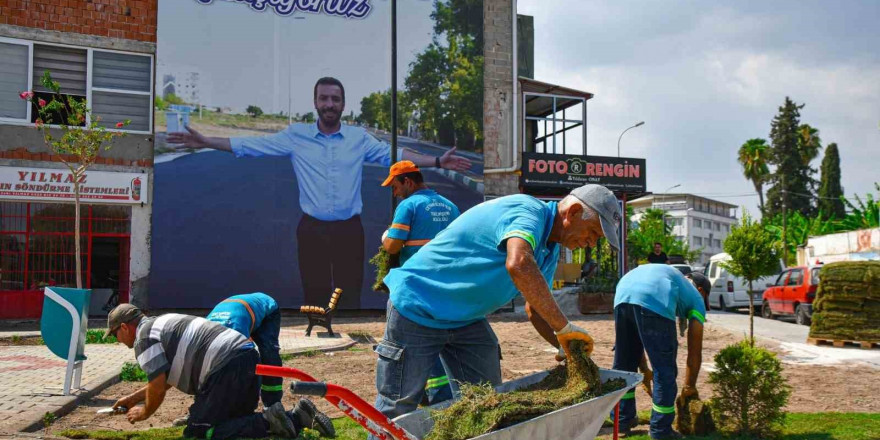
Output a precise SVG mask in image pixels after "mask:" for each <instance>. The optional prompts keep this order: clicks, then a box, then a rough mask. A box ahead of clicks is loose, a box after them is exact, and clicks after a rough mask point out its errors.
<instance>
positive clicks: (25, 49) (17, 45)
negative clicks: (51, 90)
mask: <svg viewBox="0 0 880 440" xmlns="http://www.w3.org/2000/svg"><path fill="white" fill-rule="evenodd" d="M0 59H2V60H3V62H2V63H0V119H12V120H18V121H22V122H26V121H29V120H30V117H29V115H30V109H29V108H28V107H30V106H29V105H28V103H27V102H25V101H24V100H22V99H21V98H19V97H18V94H19V93H21V92H23V91H25V90H30V89H31V85H30V76H29V75H28V72H30V59H31V49H30V45H29V44H27V43H24V42H16V41H15V40H6V39H2V38H0Z"/></svg>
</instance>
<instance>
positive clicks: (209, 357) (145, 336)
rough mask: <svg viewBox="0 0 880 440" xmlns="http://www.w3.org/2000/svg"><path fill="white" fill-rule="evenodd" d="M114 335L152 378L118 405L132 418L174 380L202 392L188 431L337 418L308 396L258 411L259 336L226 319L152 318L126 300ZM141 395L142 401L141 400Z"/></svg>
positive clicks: (246, 430) (148, 410) (247, 434)
mask: <svg viewBox="0 0 880 440" xmlns="http://www.w3.org/2000/svg"><path fill="white" fill-rule="evenodd" d="M107 335H114V336H116V339H118V340H119V341H120V342H122V343H123V344H125V345H126V346H128V347H129V348H134V353H135V356H136V357H137V361H138V364H140V366H141V368H142V369H143V370H144V372H145V373H146V374H147V378H148V379H149V383H148V384H147V386H145V387H143V388H141V389H140V390H138V391H136V392H134V393H133V394H131V395H129V396H125V397H123V398H121V399H119V400H118V401H117V402H116V403H114V404H113V407H114V408H120V407H124V408H126V410H127V412H126V415H127V417H128V421H129V422H131V423H134V422H138V421H141V420H146V419H147V418H149V417H150V416H151V415H153V413H154V412H156V409H158V408H159V406H160V405H161V404H162V401H163V400H164V398H165V391H167V390H168V389H169V388H171V387H175V388H177V389H179V390H180V391H182V392H184V393H186V394H190V395H193V396H195V401H194V402H193V404H192V406H190V408H189V415H190V416H189V421H188V422H187V425H186V429H185V430H184V431H183V435H184V436H185V437H194V438H204V439H211V440H224V439H230V438H263V437H267V436H269V434H272V435H275V436H279V437H285V438H295V437H296V436H297V435H298V433H299V432H300V431H301V430H302V429H303V428H312V427H315V426H314V425H315V424H322V423H330V420H329V419H328V418H327V416H325V415H324V414H321V413H319V412H317V410H316V409H315V406H314V404H312V403H311V402H309V401H308V400H306V399H302V400H301V401H300V402H299V403H298V404H297V405H296V408H294V409H293V410H292V411H285V410H284V406H283V405H282V404H281V402H276V403H275V404H273V405H272V406H271V407H269V408H267V409H266V410H265V411H264V412H262V413H260V412H255V410H256V408H257V401H258V400H259V398H260V379H259V377H258V376H257V375H256V373H255V371H256V365H257V364H258V363H259V362H260V354H259V352H258V351H257V349H256V347H255V346H254V343H253V342H251V341H249V340H248V339H247V338H245V337H244V336H243V335H242V334H241V333H239V332H237V331H235V330H232V329H229V328H226V327H224V326H222V325H220V324H217V323H214V322H210V321H208V320H206V319H204V318H199V317H195V316H188V315H178V314H174V313H171V314H167V315H161V316H158V317H146V316H144V314H143V313H142V312H141V311H140V309H138V308H137V307H135V306H133V305H131V304H120V305H119V306H117V307H116V308H115V309H113V310H112V311H111V312H110V315H109V316H108V317H107ZM141 402H144V405H143V406H139V405H138V404H139V403H141ZM315 428H316V429H318V428H319V427H315ZM319 430H320V429H319Z"/></svg>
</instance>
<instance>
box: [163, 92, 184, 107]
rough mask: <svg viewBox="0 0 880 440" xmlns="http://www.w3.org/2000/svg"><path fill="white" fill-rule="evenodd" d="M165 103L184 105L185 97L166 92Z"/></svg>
mask: <svg viewBox="0 0 880 440" xmlns="http://www.w3.org/2000/svg"><path fill="white" fill-rule="evenodd" d="M165 103H166V104H168V105H184V104H186V103H185V102H183V99H181V98H180V97H178V96H177V95H175V94H174V93H166V94H165Z"/></svg>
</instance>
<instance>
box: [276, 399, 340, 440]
mask: <svg viewBox="0 0 880 440" xmlns="http://www.w3.org/2000/svg"><path fill="white" fill-rule="evenodd" d="M287 415H288V417H290V419H291V420H293V421H294V425H297V426H299V427H301V428H309V429H314V430H316V431H318V432H320V433H321V435H322V436H324V437H336V428H334V427H333V422H331V421H330V417H327V415H326V414H324V413H322V412H321V411H318V408H317V407H315V404H314V403H313V402H312V401H311V400H309V399H299V402H297V404H296V407H294V408H293V411H288V412H287Z"/></svg>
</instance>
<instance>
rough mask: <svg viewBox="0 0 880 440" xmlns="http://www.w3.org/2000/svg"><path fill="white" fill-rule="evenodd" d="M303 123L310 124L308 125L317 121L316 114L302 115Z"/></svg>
mask: <svg viewBox="0 0 880 440" xmlns="http://www.w3.org/2000/svg"><path fill="white" fill-rule="evenodd" d="M302 121H303V122H305V123H308V124H311V123H312V122H315V121H316V119H315V112H308V113H306V114H304V115H302Z"/></svg>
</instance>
